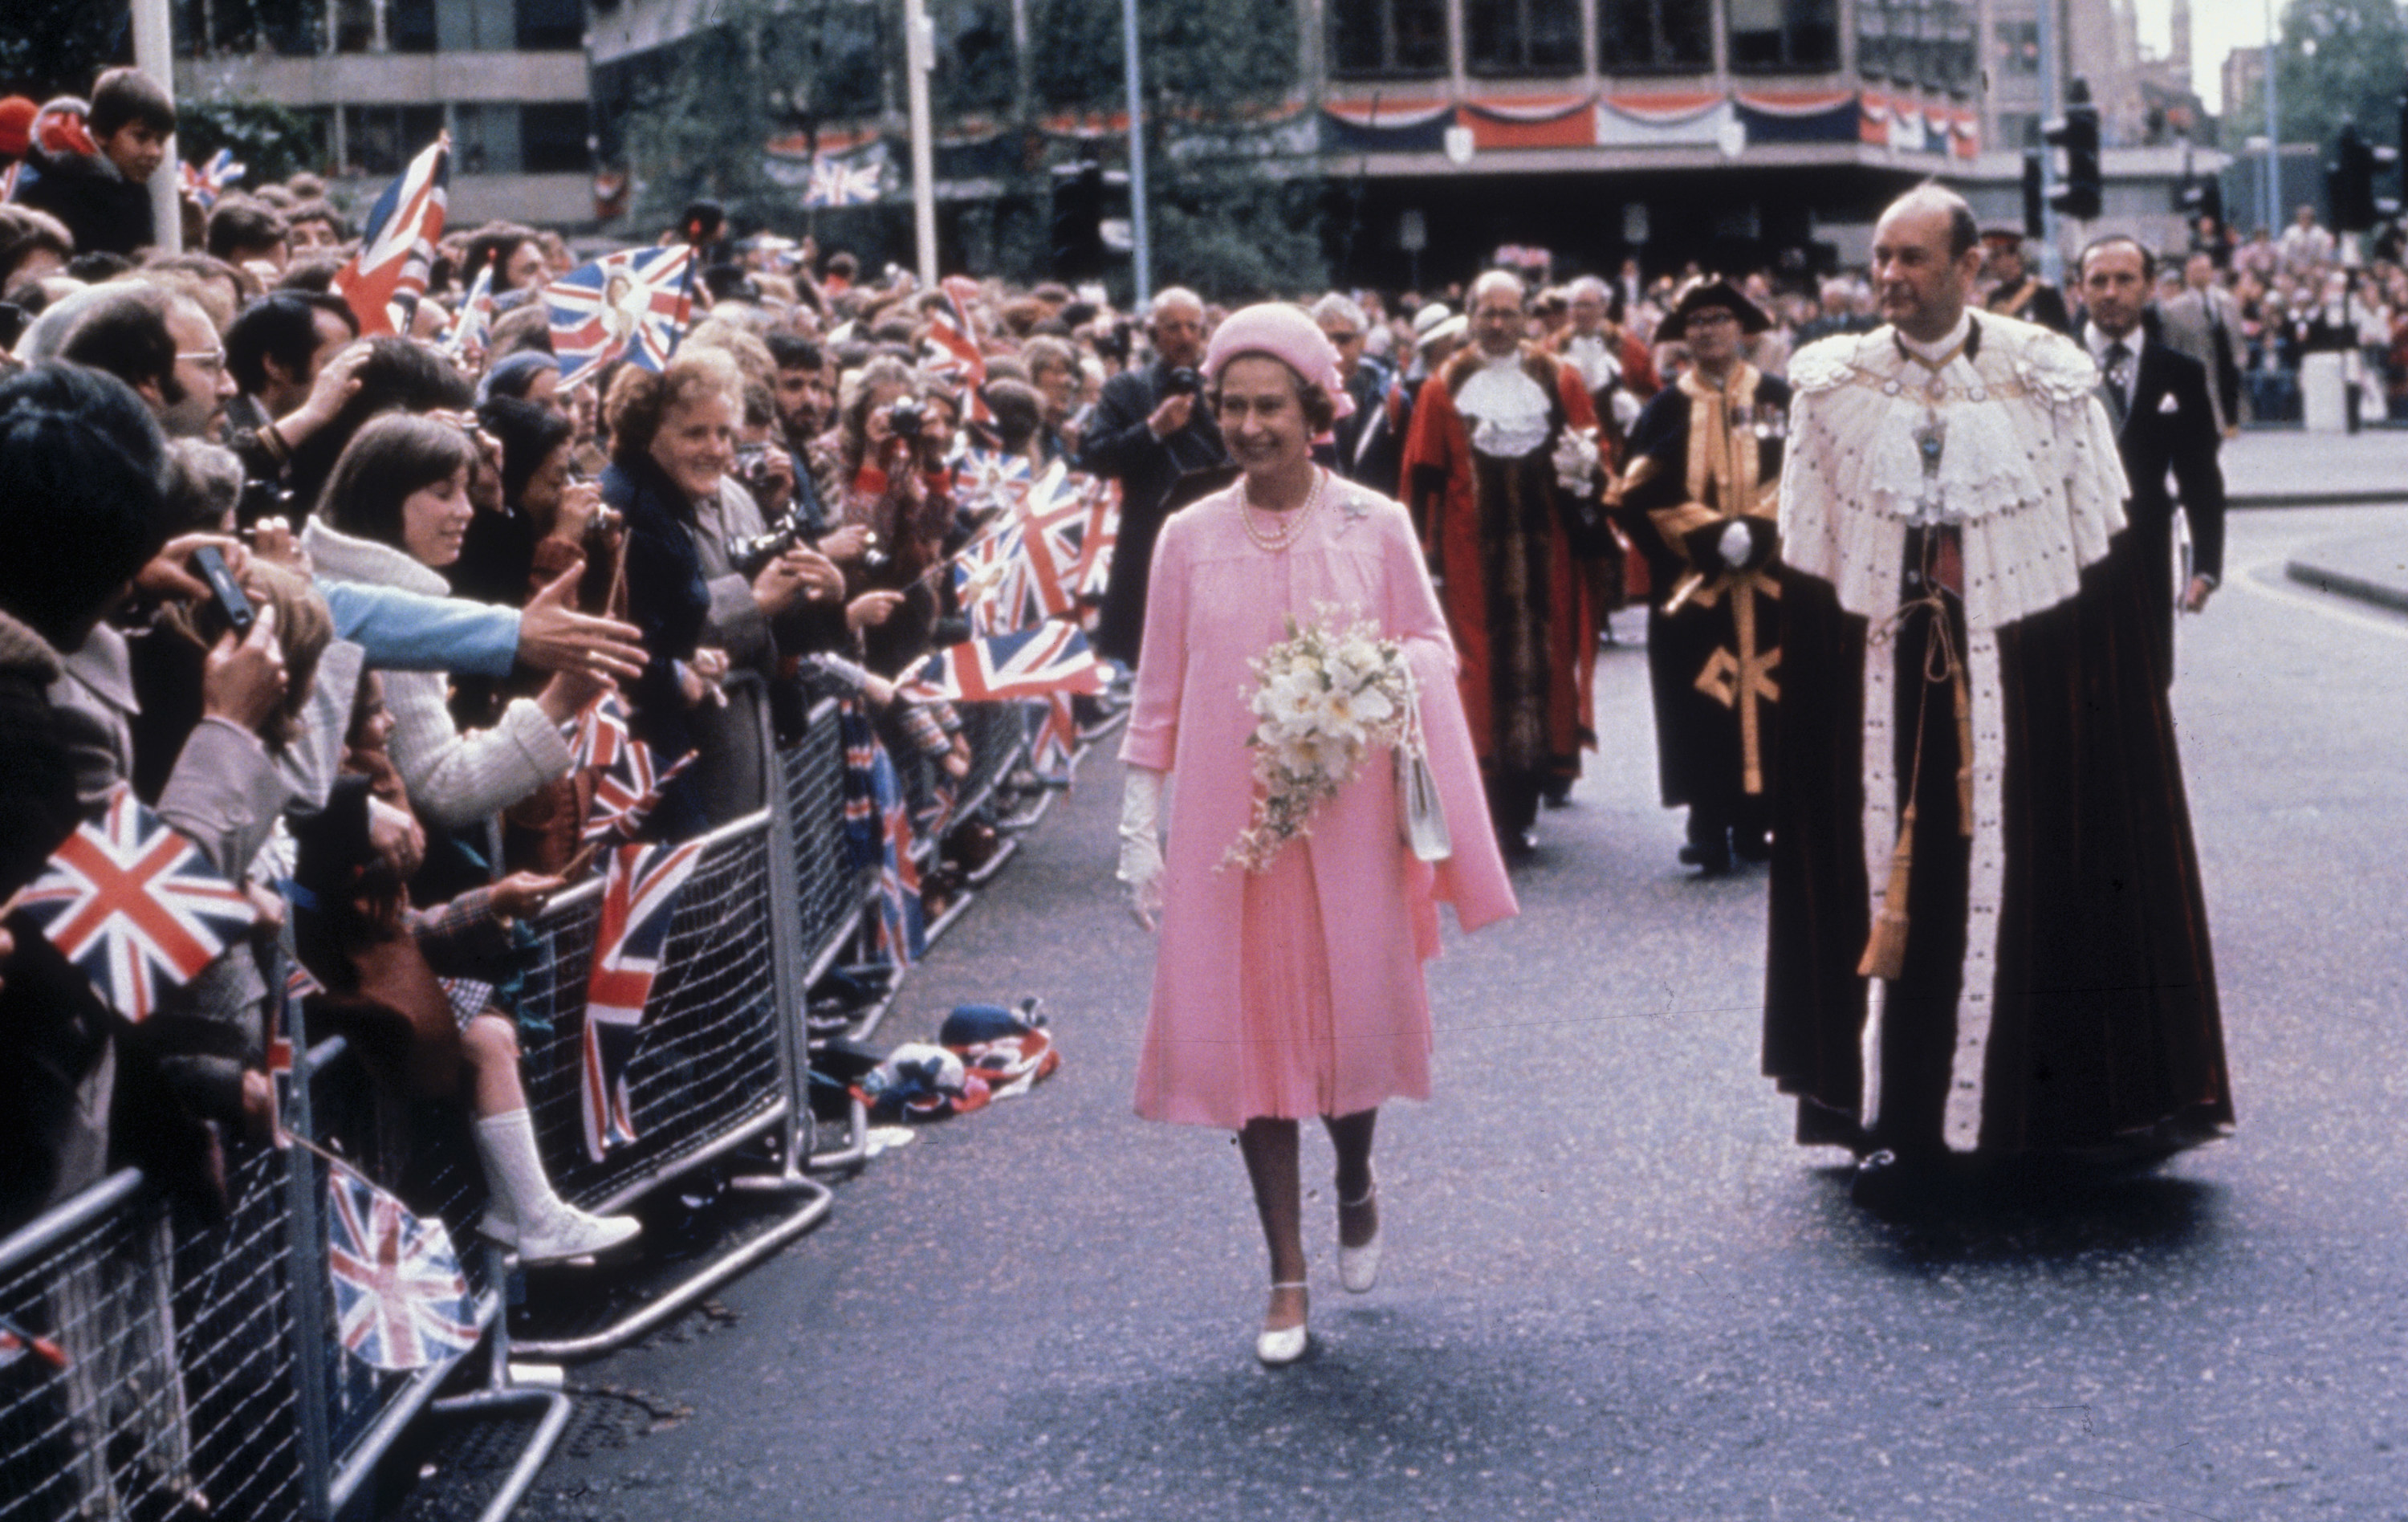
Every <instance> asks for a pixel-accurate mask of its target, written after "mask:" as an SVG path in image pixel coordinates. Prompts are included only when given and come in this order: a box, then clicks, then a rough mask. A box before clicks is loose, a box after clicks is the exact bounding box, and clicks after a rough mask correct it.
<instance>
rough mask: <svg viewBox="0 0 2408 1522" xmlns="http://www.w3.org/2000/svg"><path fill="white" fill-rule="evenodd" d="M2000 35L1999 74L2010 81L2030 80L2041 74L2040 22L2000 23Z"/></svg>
mask: <svg viewBox="0 0 2408 1522" xmlns="http://www.w3.org/2000/svg"><path fill="white" fill-rule="evenodd" d="M1998 34H1999V72H2000V74H2001V75H2003V76H2005V77H2007V78H2010V79H2032V78H2035V77H2037V76H2038V75H2039V73H2040V22H2000V23H1999V26H1998Z"/></svg>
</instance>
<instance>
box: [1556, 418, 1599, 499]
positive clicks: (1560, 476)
mask: <svg viewBox="0 0 2408 1522" xmlns="http://www.w3.org/2000/svg"><path fill="white" fill-rule="evenodd" d="M1548 458H1549V459H1550V460H1552V461H1553V462H1554V464H1555V484H1556V485H1558V486H1560V487H1562V488H1563V489H1564V490H1565V491H1567V492H1585V491H1587V490H1588V489H1589V485H1590V483H1591V482H1592V481H1595V480H1596V479H1597V459H1598V455H1597V440H1596V439H1594V438H1590V437H1589V436H1588V435H1587V434H1585V433H1583V432H1581V431H1580V430H1578V429H1576V428H1566V429H1565V430H1564V436H1563V438H1559V439H1557V440H1556V441H1555V453H1554V454H1552V455H1550V456H1548Z"/></svg>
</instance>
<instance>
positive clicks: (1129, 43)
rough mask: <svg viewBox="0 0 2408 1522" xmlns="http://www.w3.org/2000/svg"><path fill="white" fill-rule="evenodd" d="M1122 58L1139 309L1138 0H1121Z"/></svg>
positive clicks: (1148, 275) (1142, 239)
mask: <svg viewBox="0 0 2408 1522" xmlns="http://www.w3.org/2000/svg"><path fill="white" fill-rule="evenodd" d="M1121 60H1122V64H1123V65H1124V68H1125V72H1126V73H1127V75H1128V119H1129V128H1128V156H1129V264H1130V266H1131V267H1132V268H1133V270H1134V271H1135V273H1136V276H1137V305H1138V309H1139V310H1140V311H1142V310H1144V309H1145V304H1146V303H1147V302H1149V301H1151V300H1153V299H1154V249H1153V244H1152V239H1151V238H1149V237H1147V235H1146V227H1145V95H1144V92H1143V90H1142V88H1141V87H1140V83H1139V72H1138V60H1137V0H1121Z"/></svg>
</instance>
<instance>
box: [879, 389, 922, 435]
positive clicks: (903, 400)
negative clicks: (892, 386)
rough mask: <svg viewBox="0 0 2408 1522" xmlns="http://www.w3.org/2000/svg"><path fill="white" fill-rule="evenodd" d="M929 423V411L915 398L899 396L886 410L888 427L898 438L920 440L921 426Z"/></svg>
mask: <svg viewBox="0 0 2408 1522" xmlns="http://www.w3.org/2000/svg"><path fill="white" fill-rule="evenodd" d="M927 421H928V411H927V409H925V408H924V407H922V406H921V405H920V402H919V398H917V397H915V396H898V397H896V399H895V401H894V402H893V403H892V404H891V405H889V406H888V408H887V409H886V425H887V426H888V427H890V428H892V429H894V430H895V436H896V438H919V437H920V428H921V425H922V424H925V423H926V422H927Z"/></svg>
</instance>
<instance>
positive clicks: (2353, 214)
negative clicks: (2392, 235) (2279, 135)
mask: <svg viewBox="0 0 2408 1522" xmlns="http://www.w3.org/2000/svg"><path fill="white" fill-rule="evenodd" d="M2325 199H2326V200H2328V201H2329V202H2330V203H2331V205H2332V223H2333V231H2334V232H2336V233H2364V232H2370V231H2372V229H2373V227H2374V150H2372V149H2371V148H2369V147H2368V146H2367V144H2366V139H2365V138H2363V137H2361V136H2358V123H2357V122H2343V123H2342V124H2341V134H2340V136H2337V137H2335V138H2334V139H2333V156H2332V162H2331V163H2330V164H2328V165H2325Z"/></svg>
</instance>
